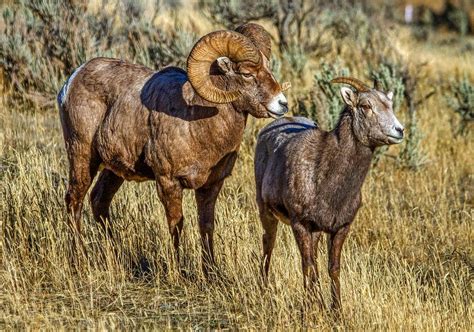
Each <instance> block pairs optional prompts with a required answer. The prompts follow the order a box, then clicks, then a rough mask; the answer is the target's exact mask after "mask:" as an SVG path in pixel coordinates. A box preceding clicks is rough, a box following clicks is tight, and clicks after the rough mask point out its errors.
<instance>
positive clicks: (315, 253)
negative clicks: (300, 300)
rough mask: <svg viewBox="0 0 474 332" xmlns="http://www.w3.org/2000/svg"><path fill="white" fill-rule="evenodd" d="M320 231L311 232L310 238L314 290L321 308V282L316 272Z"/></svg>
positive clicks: (322, 305) (322, 304)
mask: <svg viewBox="0 0 474 332" xmlns="http://www.w3.org/2000/svg"><path fill="white" fill-rule="evenodd" d="M321 234H322V232H313V233H312V234H311V240H312V245H313V262H314V282H315V285H314V286H315V291H316V292H317V296H318V300H319V306H320V307H321V309H323V307H324V300H323V295H322V292H321V283H320V281H319V272H318V244H319V239H320V238H321Z"/></svg>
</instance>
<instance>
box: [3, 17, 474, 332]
mask: <svg viewBox="0 0 474 332" xmlns="http://www.w3.org/2000/svg"><path fill="white" fill-rule="evenodd" d="M204 26H205V24H204ZM401 31H402V30H401ZM403 36H405V37H404V38H408V37H406V34H404V33H400V38H402V37H403ZM396 42H398V43H400V45H401V46H400V47H401V51H400V52H402V53H404V55H405V58H411V59H413V58H414V57H416V58H419V60H420V61H426V60H427V61H428V64H427V65H426V67H427V69H426V72H427V74H426V77H425V78H423V80H422V81H420V82H419V84H420V85H421V86H422V89H421V90H426V91H428V90H429V88H430V87H432V86H436V87H437V89H436V94H435V95H434V96H433V97H431V98H429V99H427V100H426V101H424V102H423V103H422V104H421V105H420V106H419V108H418V113H417V116H418V121H419V130H420V131H421V132H422V133H423V136H422V139H421V143H420V147H421V149H422V151H423V154H424V156H425V157H426V160H425V161H426V162H425V163H424V164H423V165H422V166H421V167H420V168H418V169H417V170H413V169H411V168H407V167H401V166H400V165H399V163H397V160H396V158H391V157H390V155H392V156H394V155H397V153H398V152H399V150H401V149H402V148H403V147H391V148H390V149H389V150H388V153H387V154H386V155H385V156H384V157H382V159H381V162H380V163H378V164H377V166H376V168H374V169H372V170H371V172H370V173H369V176H368V178H367V180H366V183H365V185H364V187H363V206H362V208H361V209H360V211H359V213H358V215H357V218H356V221H355V223H354V225H353V227H352V230H351V233H350V235H349V237H348V240H347V241H346V245H345V246H344V251H343V261H342V270H341V283H342V302H343V317H344V319H343V320H341V321H335V320H334V319H333V318H332V317H331V315H329V314H327V313H325V312H320V311H319V310H318V307H317V306H314V308H310V309H304V308H305V307H306V301H307V300H306V298H305V293H304V290H303V285H302V273H301V268H300V257H299V253H298V250H297V247H296V245H295V241H294V239H293V235H292V233H291V229H290V228H289V227H288V226H285V225H283V224H281V225H280V227H279V231H278V237H277V244H276V248H275V251H274V255H273V259H272V267H271V278H270V286H269V287H268V288H263V287H262V282H261V280H260V274H259V264H260V259H261V250H262V248H261V235H262V228H261V226H260V222H259V219H258V214H257V209H256V203H255V189H254V180H253V152H254V143H255V136H256V133H257V131H258V129H259V128H261V127H262V126H263V125H264V124H265V123H267V122H268V121H267V120H255V119H250V121H249V124H248V128H247V129H246V133H245V138H244V142H243V144H242V147H241V152H240V155H239V159H238V161H237V163H236V167H235V169H234V171H233V175H232V177H230V178H229V179H228V180H227V181H226V183H225V186H224V188H223V190H222V192H221V194H220V196H219V201H218V207H217V225H216V231H215V234H216V236H215V238H216V241H215V242H216V244H215V245H216V248H215V250H216V254H217V261H218V267H219V269H218V275H219V277H218V278H216V279H215V280H213V281H207V280H206V279H205V278H204V276H203V275H202V272H201V269H200V262H201V257H200V243H199V232H198V227H197V220H196V219H197V216H196V209H195V202H194V196H193V195H192V192H187V193H186V196H185V200H184V212H185V229H184V236H183V244H182V248H181V250H182V253H181V256H182V257H183V260H182V262H181V266H180V267H177V266H175V263H174V262H173V249H172V243H171V241H170V238H169V234H168V229H167V224H166V221H165V216H164V211H163V208H162V206H161V204H160V202H159V199H158V197H157V194H156V191H155V187H154V184H153V183H151V182H147V183H141V184H136V183H132V182H130V183H126V184H125V185H124V186H123V187H122V188H121V190H120V191H119V193H118V194H117V196H116V197H115V199H114V202H113V204H112V216H113V219H114V222H115V224H116V225H115V228H116V229H117V230H118V232H119V234H120V236H119V238H120V240H119V241H118V242H119V243H118V244H117V251H118V252H119V256H120V258H119V259H118V260H115V259H114V254H113V252H112V250H111V248H110V245H109V242H107V241H104V240H103V239H102V237H101V236H100V234H99V232H100V227H99V226H98V225H96V224H95V222H94V220H93V218H92V213H91V210H90V207H89V204H86V206H85V209H84V216H83V225H84V237H85V242H86V246H87V249H88V251H89V255H88V257H83V256H79V262H78V263H76V264H75V265H72V264H71V263H70V259H71V255H72V252H71V250H72V246H71V236H70V232H69V229H68V228H67V225H66V223H65V221H66V214H65V205H64V195H65V190H66V188H67V159H66V153H65V149H64V143H63V140H62V134H61V128H60V123H59V117H58V114H57V110H56V109H55V108H54V106H53V107H46V108H36V107H30V108H26V107H25V106H24V105H20V104H18V105H16V106H15V105H13V106H12V105H11V103H10V102H7V100H6V97H7V95H8V94H9V93H10V92H9V91H8V90H7V89H6V88H5V90H3V92H4V93H3V95H4V98H3V100H2V101H1V102H2V104H1V105H0V106H2V107H1V109H2V111H1V113H0V229H1V234H0V329H7V330H8V329H11V328H18V329H20V328H21V329H24V328H31V329H39V328H42V329H58V328H62V329H66V328H73V327H78V328H81V329H85V328H92V329H96V328H97V329H115V328H127V329H138V328H155V329H157V328H182V329H190V328H193V329H195V328H196V329H197V328H203V329H208V328H241V329H261V328H271V329H273V328H275V329H286V328H295V327H299V328H301V327H309V328H318V329H319V328H323V329H332V328H334V327H336V328H338V329H339V328H340V329H351V330H382V329H383V330H385V329H396V330H466V331H467V330H472V326H473V314H474V305H473V295H474V294H473V291H474V290H473V286H474V279H473V276H474V251H473V248H474V247H473V243H474V228H473V206H474V176H473V174H474V139H473V137H472V132H470V133H468V134H467V135H464V136H461V135H454V134H453V129H452V128H453V126H455V125H456V121H457V117H456V114H455V113H454V112H453V111H452V110H451V109H449V108H448V106H447V103H446V96H447V93H448V91H447V90H446V88H445V87H446V82H449V79H451V78H452V79H455V78H459V77H460V76H459V75H460V74H465V75H467V76H468V77H471V78H472V77H474V61H473V59H474V57H473V52H472V50H471V51H468V52H465V51H463V50H462V47H461V45H460V44H454V46H452V45H451V46H449V47H446V46H439V45H438V46H437V45H431V46H429V45H427V44H421V43H417V42H415V41H413V40H410V41H409V43H408V42H407V40H406V39H399V40H397V41H396ZM316 60H317V59H310V61H309V63H308V65H307V69H308V70H309V71H310V70H313V69H314V68H316V67H317V65H318V62H317V61H316ZM308 81H309V82H308ZM295 83H296V84H295ZM298 84H304V85H305V86H304V89H310V87H309V84H312V82H311V79H307V80H300V81H298V80H295V81H293V89H292V90H291V97H292V98H291V100H292V101H293V105H292V106H293V110H295V109H296V108H295V105H294V101H295V100H296V98H297V97H298V94H299V93H300V92H301V91H303V87H301V88H300V87H299V86H298ZM425 88H426V89H425ZM400 117H401V119H403V120H405V121H406V119H407V114H406V113H402V114H401V116H400ZM409 137H410V136H409ZM403 144H406V143H403ZM387 155H388V156H387ZM104 248H105V249H104ZM320 250H321V255H320V259H319V268H320V270H321V271H322V273H321V275H322V282H323V289H324V297H325V300H326V302H329V277H328V275H327V273H326V253H325V246H324V245H323V246H320ZM102 252H105V255H103V254H102ZM144 262H147V263H146V265H147V269H146V270H147V272H146V273H143V270H144V268H143V267H144V265H145V263H144ZM140 266H141V268H140ZM179 270H183V271H182V272H181V273H180V272H179Z"/></svg>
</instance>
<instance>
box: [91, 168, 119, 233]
mask: <svg viewBox="0 0 474 332" xmlns="http://www.w3.org/2000/svg"><path fill="white" fill-rule="evenodd" d="M123 182H124V179H123V178H121V177H119V176H117V175H115V174H114V172H112V171H110V170H108V169H104V170H103V171H102V172H101V173H100V176H99V179H98V180H97V182H96V184H95V186H94V188H93V189H92V192H91V206H92V212H93V214H94V219H95V221H96V222H98V223H100V225H101V226H102V229H103V230H104V232H105V233H106V234H107V236H109V237H110V238H111V239H113V236H112V229H111V227H110V215H109V207H110V203H111V202H112V199H113V197H114V195H115V193H116V192H117V191H118V190H119V188H120V186H121V185H122V184H123Z"/></svg>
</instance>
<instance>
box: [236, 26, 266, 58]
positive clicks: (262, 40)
mask: <svg viewBox="0 0 474 332" xmlns="http://www.w3.org/2000/svg"><path fill="white" fill-rule="evenodd" d="M235 31H237V32H238V33H241V34H243V35H244V36H245V37H247V38H248V39H250V41H251V42H252V43H254V45H255V46H256V47H257V48H258V49H259V50H260V52H262V53H263V55H265V57H266V58H267V59H270V57H271V56H272V37H271V36H270V34H269V33H268V31H267V30H265V29H264V27H262V26H261V25H260V24H256V23H246V24H242V25H240V26H239V27H237V29H235Z"/></svg>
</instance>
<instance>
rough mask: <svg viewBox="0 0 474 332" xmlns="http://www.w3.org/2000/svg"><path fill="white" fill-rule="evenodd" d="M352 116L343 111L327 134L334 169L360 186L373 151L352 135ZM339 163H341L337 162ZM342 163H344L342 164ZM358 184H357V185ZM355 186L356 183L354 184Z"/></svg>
mask: <svg viewBox="0 0 474 332" xmlns="http://www.w3.org/2000/svg"><path fill="white" fill-rule="evenodd" d="M352 122H353V116H352V113H351V111H350V110H349V109H347V108H346V109H345V110H344V111H343V112H342V113H341V117H340V118H339V121H338V123H337V125H336V127H335V128H334V129H333V130H332V131H331V132H330V133H329V135H330V136H332V141H333V142H334V144H335V146H333V147H332V148H333V149H335V150H336V153H335V155H334V157H335V163H336V165H334V166H335V167H338V168H340V169H341V171H342V173H345V174H346V175H347V179H346V180H348V181H354V180H356V179H359V180H360V181H356V182H360V185H362V182H363V180H364V178H365V176H366V175H367V172H368V170H369V168H370V164H371V160H372V155H373V151H374V150H373V149H372V148H370V147H368V146H366V145H364V144H362V142H361V141H360V140H359V139H358V138H357V136H356V135H355V133H354V129H353V126H352ZM339 161H341V162H339ZM342 161H344V162H342ZM357 184H359V183H357ZM354 185H356V183H354Z"/></svg>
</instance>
